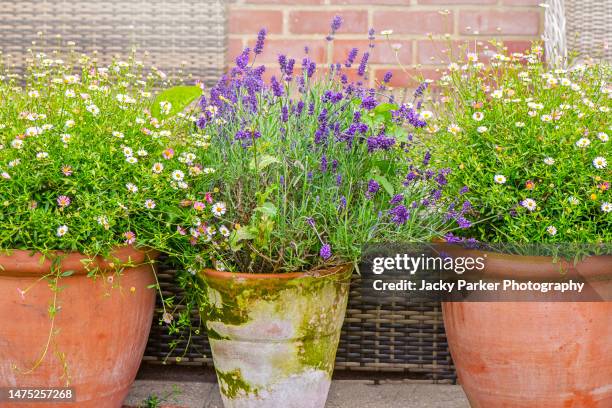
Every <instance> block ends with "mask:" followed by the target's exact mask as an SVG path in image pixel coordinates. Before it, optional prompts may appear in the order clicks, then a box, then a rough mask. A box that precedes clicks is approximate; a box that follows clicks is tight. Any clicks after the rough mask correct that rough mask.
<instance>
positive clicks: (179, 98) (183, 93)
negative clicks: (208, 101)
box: [151, 85, 202, 119]
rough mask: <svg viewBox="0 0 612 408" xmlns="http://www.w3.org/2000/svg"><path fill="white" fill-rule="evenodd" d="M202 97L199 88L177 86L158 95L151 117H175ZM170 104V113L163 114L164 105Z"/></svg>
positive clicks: (152, 107)
mask: <svg viewBox="0 0 612 408" xmlns="http://www.w3.org/2000/svg"><path fill="white" fill-rule="evenodd" d="M201 95H202V89H201V88H200V87H199V86H185V85H183V86H175V87H173V88H170V89H167V90H165V91H163V92H162V93H160V94H159V95H157V97H156V98H155V101H153V106H151V116H153V117H155V118H158V119H161V118H162V117H170V116H174V115H176V114H177V113H179V112H182V111H184V110H185V109H186V108H187V107H188V106H189V105H190V104H191V103H192V102H193V101H195V100H196V99H197V98H199V97H200V96H201ZM166 102H167V103H170V109H169V110H168V112H162V110H161V105H162V103H166Z"/></svg>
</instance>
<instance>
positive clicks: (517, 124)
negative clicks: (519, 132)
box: [514, 122, 525, 128]
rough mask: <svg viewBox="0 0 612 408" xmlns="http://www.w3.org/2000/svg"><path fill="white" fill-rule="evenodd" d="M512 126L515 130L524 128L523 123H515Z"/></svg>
mask: <svg viewBox="0 0 612 408" xmlns="http://www.w3.org/2000/svg"><path fill="white" fill-rule="evenodd" d="M514 126H516V127H517V128H523V127H525V122H516V123H515V124H514Z"/></svg>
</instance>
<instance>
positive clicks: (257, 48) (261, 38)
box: [253, 28, 267, 55]
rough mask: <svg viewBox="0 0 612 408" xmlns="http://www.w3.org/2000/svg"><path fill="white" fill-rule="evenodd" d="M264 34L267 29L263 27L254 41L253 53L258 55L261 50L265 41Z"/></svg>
mask: <svg viewBox="0 0 612 408" xmlns="http://www.w3.org/2000/svg"><path fill="white" fill-rule="evenodd" d="M266 34H267V31H266V29H265V28H262V29H261V30H259V33H258V34H257V43H255V48H253V52H254V53H255V55H259V54H261V53H262V52H263V48H264V42H265V41H266Z"/></svg>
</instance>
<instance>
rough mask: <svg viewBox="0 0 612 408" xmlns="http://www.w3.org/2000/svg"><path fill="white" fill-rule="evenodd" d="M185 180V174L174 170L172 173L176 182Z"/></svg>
mask: <svg viewBox="0 0 612 408" xmlns="http://www.w3.org/2000/svg"><path fill="white" fill-rule="evenodd" d="M184 178H185V173H183V172H182V171H180V170H174V171H173V172H172V179H173V180H176V181H181V180H183V179H184Z"/></svg>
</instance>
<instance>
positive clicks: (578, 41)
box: [565, 0, 612, 60]
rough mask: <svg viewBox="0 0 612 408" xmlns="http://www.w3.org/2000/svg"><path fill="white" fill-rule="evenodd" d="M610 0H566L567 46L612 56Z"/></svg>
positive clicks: (583, 51) (593, 53)
mask: <svg viewBox="0 0 612 408" xmlns="http://www.w3.org/2000/svg"><path fill="white" fill-rule="evenodd" d="M611 24H612V1H610V0H565V25H566V41H567V46H568V50H570V51H572V50H576V51H579V52H580V53H581V54H583V55H585V54H586V55H590V56H593V57H596V56H603V57H604V58H605V59H606V60H612V48H611V47H610V42H611V41H612V35H611V33H612V30H611V29H610V27H611Z"/></svg>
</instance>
